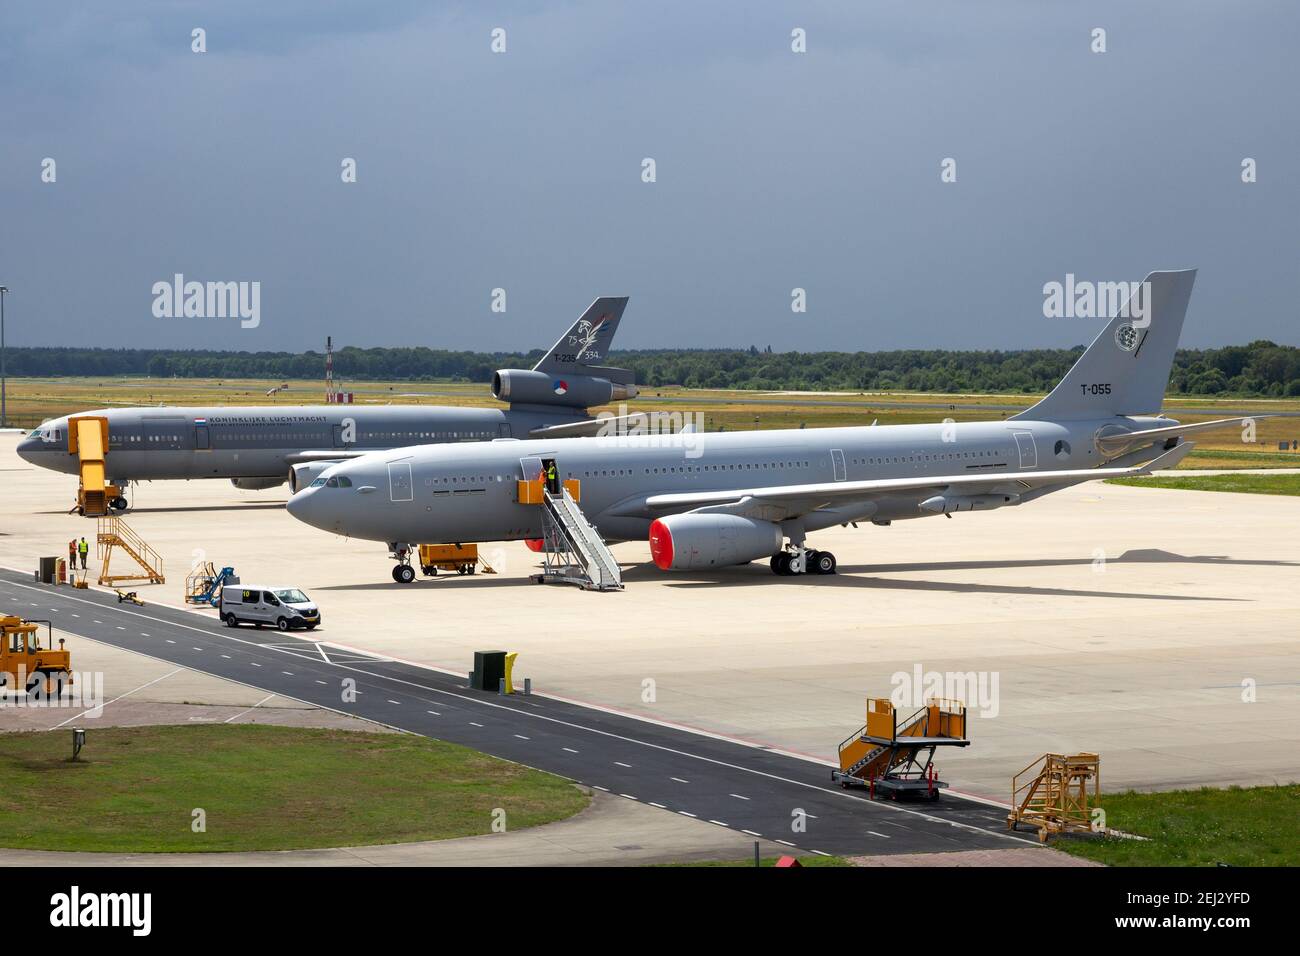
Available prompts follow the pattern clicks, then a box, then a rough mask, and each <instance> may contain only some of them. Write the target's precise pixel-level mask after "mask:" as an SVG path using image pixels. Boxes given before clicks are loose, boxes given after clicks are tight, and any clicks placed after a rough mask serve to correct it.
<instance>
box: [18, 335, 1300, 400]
mask: <svg viewBox="0 0 1300 956" xmlns="http://www.w3.org/2000/svg"><path fill="white" fill-rule="evenodd" d="M1082 350H1083V346H1081V345H1080V346H1076V347H1075V348H1072V349H1033V350H1028V351H1007V352H1000V351H999V352H953V351H944V350H912V349H908V350H902V351H895V352H773V351H771V349H770V348H769V349H759V348H757V347H753V346H751V347H750V348H749V349H739V350H727V349H700V350H691V349H656V350H648V351H631V352H614V353H612V354H611V355H610V357H609V358H608V359H607V362H608V364H611V365H618V366H621V367H624V368H630V369H633V370H634V371H635V372H636V379H637V382H639V383H640V384H642V385H643V386H662V385H684V386H686V387H688V388H731V389H810V390H848V391H892V390H911V391H925V392H1045V391H1047V390H1048V389H1050V388H1051V387H1052V386H1054V385H1055V384H1056V382H1057V381H1058V380H1059V379H1060V378H1061V376H1062V375H1064V374H1065V371H1066V370H1067V369H1068V368H1069V367H1070V365H1071V364H1072V363H1073V362H1074V360H1075V359H1076V358H1078V356H1079V353H1080V352H1081V351H1082ZM541 355H542V352H541V351H540V350H535V351H532V352H529V353H528V354H526V355H520V354H508V353H501V352H497V353H487V352H445V351H439V350H436V349H427V348H374V349H359V348H343V349H339V350H338V351H336V352H335V353H334V370H335V377H336V378H337V379H339V380H341V381H342V382H344V383H346V382H347V381H349V380H351V381H363V380H366V381H401V380H420V379H426V380H427V379H444V380H451V381H463V382H485V383H486V382H489V381H491V378H492V372H493V371H495V370H496V369H498V368H528V367H531V365H532V364H533V363H535V362H536V361H537V359H538V358H539V357H540V356H541ZM324 370H325V357H324V355H323V354H322V353H320V352H302V353H292V352H215V351H174V350H165V349H78V348H10V349H9V350H8V373H9V375H11V376H15V377H19V376H35V377H51V376H61V375H76V376H105V377H108V376H119V375H126V376H145V375H148V376H153V377H157V378H171V377H173V376H176V377H180V378H215V379H227V378H230V379H238V378H259V379H309V380H310V379H323V378H324V374H325V371H324ZM1169 384H1170V391H1171V392H1173V393H1181V394H1192V395H1219V394H1223V395H1239V396H1260V397H1282V396H1300V349H1298V348H1295V347H1294V346H1289V345H1276V344H1274V343H1273V342H1268V341H1262V340H1261V341H1257V342H1251V343H1250V344H1249V345H1231V346H1227V347H1225V348H1219V349H1180V350H1179V351H1178V355H1177V358H1176V359H1175V361H1174V370H1173V374H1172V376H1171V378H1170V383H1169Z"/></svg>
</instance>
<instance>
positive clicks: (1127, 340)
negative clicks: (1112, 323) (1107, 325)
mask: <svg viewBox="0 0 1300 956" xmlns="http://www.w3.org/2000/svg"><path fill="white" fill-rule="evenodd" d="M1115 344H1116V345H1118V346H1119V347H1120V348H1121V349H1123V350H1124V351H1125V352H1132V351H1133V350H1134V349H1135V348H1137V344H1138V333H1137V329H1135V328H1133V326H1132V325H1130V324H1129V323H1127V322H1125V323H1124V324H1123V325H1121V326H1120V327H1119V328H1117V329H1116V330H1115Z"/></svg>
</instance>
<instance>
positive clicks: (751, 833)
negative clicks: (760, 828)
mask: <svg viewBox="0 0 1300 956" xmlns="http://www.w3.org/2000/svg"><path fill="white" fill-rule="evenodd" d="M740 832H741V833H748V834H749V835H750V836H756V837H761V836H762V835H763V834H761V833H756V832H754V831H753V830H741V831H740Z"/></svg>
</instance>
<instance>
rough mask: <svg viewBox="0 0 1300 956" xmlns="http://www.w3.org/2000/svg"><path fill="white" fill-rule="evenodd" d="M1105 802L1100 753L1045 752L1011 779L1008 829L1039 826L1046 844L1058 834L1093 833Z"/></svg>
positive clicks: (1040, 837) (1039, 833)
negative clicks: (1095, 816)
mask: <svg viewBox="0 0 1300 956" xmlns="http://www.w3.org/2000/svg"><path fill="white" fill-rule="evenodd" d="M1100 805H1101V758H1100V757H1098V756H1097V755H1096V754H1071V755H1069V756H1067V755H1065V754H1043V755H1042V756H1041V757H1039V758H1038V759H1037V760H1035V761H1034V762H1033V763H1031V764H1030V765H1029V766H1028V767H1026V768H1025V769H1024V770H1022V771H1020V773H1018V774H1016V775H1015V776H1014V777H1013V778H1012V779H1011V812H1010V813H1009V814H1007V829H1008V830H1014V829H1016V827H1017V826H1018V825H1019V824H1021V823H1027V824H1029V825H1030V826H1033V827H1037V828H1038V840H1039V842H1040V843H1046V842H1047V838H1048V837H1049V836H1053V835H1055V834H1058V833H1090V832H1092V830H1093V826H1092V812H1093V810H1094V809H1096V808H1097V807H1098V806H1100Z"/></svg>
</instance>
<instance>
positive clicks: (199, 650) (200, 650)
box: [194, 647, 203, 654]
mask: <svg viewBox="0 0 1300 956" xmlns="http://www.w3.org/2000/svg"><path fill="white" fill-rule="evenodd" d="M194 650H196V651H198V652H199V653H200V654H202V653H203V648H201V647H196V648H194Z"/></svg>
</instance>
